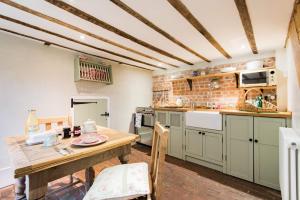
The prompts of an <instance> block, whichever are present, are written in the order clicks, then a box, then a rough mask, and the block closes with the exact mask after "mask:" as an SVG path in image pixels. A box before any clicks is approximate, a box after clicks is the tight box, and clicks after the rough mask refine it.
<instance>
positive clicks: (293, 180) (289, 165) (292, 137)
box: [279, 128, 300, 200]
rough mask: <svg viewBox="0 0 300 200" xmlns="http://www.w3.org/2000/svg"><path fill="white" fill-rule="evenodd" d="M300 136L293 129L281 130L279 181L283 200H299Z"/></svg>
mask: <svg viewBox="0 0 300 200" xmlns="http://www.w3.org/2000/svg"><path fill="white" fill-rule="evenodd" d="M299 149H300V134H299V133H297V132H296V131H295V130H293V129H291V128H280V135H279V173H280V176H279V179H280V189H281V196H282V199H283V200H300V199H299V197H300V196H299V192H300V190H299V189H300V188H299V172H300V171H299V164H300V163H299Z"/></svg>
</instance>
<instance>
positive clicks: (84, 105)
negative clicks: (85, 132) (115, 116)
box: [71, 96, 110, 127]
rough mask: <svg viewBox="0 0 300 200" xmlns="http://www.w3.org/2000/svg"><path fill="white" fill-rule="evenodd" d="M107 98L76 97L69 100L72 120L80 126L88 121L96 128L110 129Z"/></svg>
mask: <svg viewBox="0 0 300 200" xmlns="http://www.w3.org/2000/svg"><path fill="white" fill-rule="evenodd" d="M109 104H110V102H109V97H93V96H78V97H72V98H71V110H72V116H73V117H72V120H73V124H74V125H75V126H82V125H83V123H84V122H85V121H87V120H88V119H90V120H93V121H95V122H96V124H97V125H98V126H103V127H110V112H109V111H110V109H109V108H110V106H109Z"/></svg>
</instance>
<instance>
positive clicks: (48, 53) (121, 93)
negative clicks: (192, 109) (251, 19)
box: [0, 33, 152, 187]
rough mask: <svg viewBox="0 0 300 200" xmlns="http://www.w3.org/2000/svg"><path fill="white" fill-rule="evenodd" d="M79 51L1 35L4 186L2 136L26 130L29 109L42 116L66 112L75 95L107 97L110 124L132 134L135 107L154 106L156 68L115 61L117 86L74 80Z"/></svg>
mask: <svg viewBox="0 0 300 200" xmlns="http://www.w3.org/2000/svg"><path fill="white" fill-rule="evenodd" d="M76 55H77V54H76V53H74V52H70V51H66V50H63V49H60V48H56V47H51V46H50V47H47V46H44V45H42V44H41V43H37V42H34V41H30V40H27V39H23V38H19V37H15V36H12V35H8V34H4V33H0V61H1V62H0V187H1V186H3V185H5V184H6V183H8V182H6V183H3V182H1V180H3V179H2V178H3V176H2V175H1V169H5V168H7V166H8V165H9V160H8V156H7V153H6V151H5V148H4V147H3V146H4V145H3V144H4V142H3V137H5V136H8V135H16V134H22V132H23V129H24V124H25V120H26V118H27V110H28V109H30V108H36V109H37V114H38V116H41V117H45V116H59V115H67V114H68V113H69V108H70V97H71V96H78V95H89V96H91V95H95V96H108V97H110V101H111V102H110V105H111V113H110V114H111V128H114V129H117V130H121V131H125V132H128V131H129V126H130V122H131V116H132V113H133V112H134V111H135V108H136V107H137V106H149V105H151V102H152V72H151V71H146V70H141V69H136V68H132V67H127V66H123V65H118V64H115V63H111V64H112V65H113V80H114V84H113V85H102V84H99V83H89V82H79V83H75V82H74V79H73V74H74V72H73V69H74V58H75V56H76ZM3 171H4V170H2V172H3ZM6 172H7V169H6Z"/></svg>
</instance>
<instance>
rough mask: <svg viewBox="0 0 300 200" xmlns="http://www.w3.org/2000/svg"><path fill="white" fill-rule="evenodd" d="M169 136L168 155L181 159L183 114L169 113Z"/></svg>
mask: <svg viewBox="0 0 300 200" xmlns="http://www.w3.org/2000/svg"><path fill="white" fill-rule="evenodd" d="M169 121H170V124H169V126H170V135H169V147H168V150H169V151H168V154H169V155H170V156H174V157H176V158H180V159H182V155H183V142H182V141H183V114H182V113H181V112H169Z"/></svg>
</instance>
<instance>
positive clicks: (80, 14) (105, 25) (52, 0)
mask: <svg viewBox="0 0 300 200" xmlns="http://www.w3.org/2000/svg"><path fill="white" fill-rule="evenodd" d="M45 1H47V2H49V3H51V4H53V5H55V6H57V7H59V8H61V9H63V10H65V11H67V12H69V13H72V14H73V15H75V16H77V17H80V18H82V19H84V20H86V21H89V22H91V23H93V24H95V25H97V26H99V27H101V28H104V29H106V30H108V31H110V32H113V33H115V34H117V35H119V36H121V37H124V38H126V39H128V40H131V41H132V42H135V43H137V44H139V45H142V46H144V47H146V48H148V49H151V50H152V51H155V52H157V53H159V54H162V55H164V56H167V57H169V58H172V59H175V60H178V61H180V62H183V63H186V64H188V65H193V63H191V62H189V61H187V60H184V59H182V58H179V57H177V56H175V55H173V54H171V53H169V52H167V51H164V50H162V49H160V48H157V47H155V46H153V45H152V44H149V43H147V42H145V41H143V40H140V39H138V38H136V37H134V36H132V35H130V34H128V33H126V32H124V31H122V30H120V29H118V28H116V27H114V26H112V25H110V24H108V23H106V22H104V21H102V20H100V19H98V18H96V17H94V16H92V15H90V14H88V13H86V12H84V11H82V10H80V9H77V8H75V7H73V6H71V5H70V4H67V3H66V2H64V1H60V0H45Z"/></svg>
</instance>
